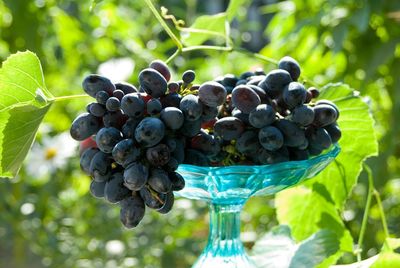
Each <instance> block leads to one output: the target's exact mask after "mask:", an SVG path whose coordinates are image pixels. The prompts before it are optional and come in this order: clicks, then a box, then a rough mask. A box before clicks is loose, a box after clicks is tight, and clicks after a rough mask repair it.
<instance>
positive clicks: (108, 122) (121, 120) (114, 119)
mask: <svg viewBox="0 0 400 268" xmlns="http://www.w3.org/2000/svg"><path fill="white" fill-rule="evenodd" d="M127 120H128V117H127V116H126V115H125V114H123V113H122V112H121V110H117V111H115V112H109V111H108V112H106V113H105V114H104V116H103V124H104V126H105V127H114V128H117V129H121V127H122V126H123V125H124V124H125V123H126V121H127Z"/></svg>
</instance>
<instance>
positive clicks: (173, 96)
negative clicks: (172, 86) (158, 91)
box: [160, 92, 182, 108]
mask: <svg viewBox="0 0 400 268" xmlns="http://www.w3.org/2000/svg"><path fill="white" fill-rule="evenodd" d="M181 99H182V98H181V96H180V95H179V94H178V93H176V92H172V93H169V94H166V95H164V96H162V97H160V102H161V104H162V107H163V108H167V107H176V108H179V104H180V103H181Z"/></svg>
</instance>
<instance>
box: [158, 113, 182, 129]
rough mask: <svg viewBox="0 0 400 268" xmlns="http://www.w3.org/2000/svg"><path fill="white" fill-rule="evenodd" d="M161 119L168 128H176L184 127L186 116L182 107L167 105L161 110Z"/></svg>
mask: <svg viewBox="0 0 400 268" xmlns="http://www.w3.org/2000/svg"><path fill="white" fill-rule="evenodd" d="M160 119H161V120H162V121H163V122H164V124H165V126H166V127H167V128H169V129H172V130H176V129H179V128H181V127H182V125H183V122H184V120H185V117H184V115H183V112H182V111H181V110H180V109H178V108H176V107H166V108H164V109H162V110H161V113H160Z"/></svg>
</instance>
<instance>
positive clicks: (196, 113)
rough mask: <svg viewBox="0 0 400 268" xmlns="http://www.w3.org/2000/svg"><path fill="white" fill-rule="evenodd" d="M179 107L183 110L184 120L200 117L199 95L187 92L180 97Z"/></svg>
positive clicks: (201, 109)
mask: <svg viewBox="0 0 400 268" xmlns="http://www.w3.org/2000/svg"><path fill="white" fill-rule="evenodd" d="M179 108H180V109H181V111H182V112H183V115H184V116H185V119H186V120H189V121H196V120H198V119H199V118H200V117H201V114H202V112H203V106H202V103H201V102H199V97H197V96H195V95H192V94H189V95H186V96H185V97H183V98H182V100H181V103H180V104H179Z"/></svg>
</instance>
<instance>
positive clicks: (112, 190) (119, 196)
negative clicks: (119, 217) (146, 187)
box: [104, 173, 132, 204]
mask: <svg viewBox="0 0 400 268" xmlns="http://www.w3.org/2000/svg"><path fill="white" fill-rule="evenodd" d="M131 194H132V192H131V191H130V190H129V189H128V188H126V187H125V186H124V178H123V176H122V174H121V173H115V174H113V175H112V176H111V179H110V180H109V181H107V182H106V185H105V187H104V198H105V199H106V200H107V201H108V202H110V203H113V204H115V203H118V202H119V201H121V200H123V199H125V198H127V197H128V196H130V195H131Z"/></svg>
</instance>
